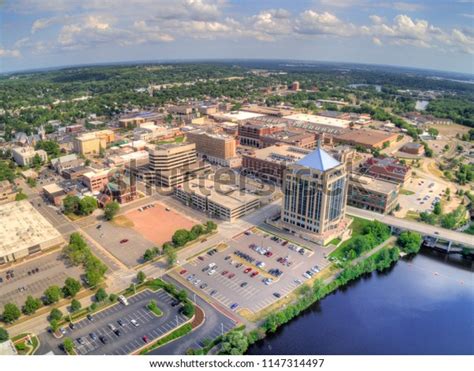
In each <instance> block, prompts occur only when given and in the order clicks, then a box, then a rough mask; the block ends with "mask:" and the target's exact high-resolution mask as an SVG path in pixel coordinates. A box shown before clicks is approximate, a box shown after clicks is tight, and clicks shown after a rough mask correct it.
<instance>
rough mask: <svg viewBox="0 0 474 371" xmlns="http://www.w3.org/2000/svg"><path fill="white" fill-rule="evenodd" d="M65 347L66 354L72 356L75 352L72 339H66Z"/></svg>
mask: <svg viewBox="0 0 474 371" xmlns="http://www.w3.org/2000/svg"><path fill="white" fill-rule="evenodd" d="M63 347H64V350H65V351H66V353H69V354H71V353H72V352H73V351H74V342H73V341H72V339H71V338H65V339H64V342H63Z"/></svg>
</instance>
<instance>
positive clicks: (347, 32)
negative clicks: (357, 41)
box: [294, 10, 356, 37]
mask: <svg viewBox="0 0 474 371" xmlns="http://www.w3.org/2000/svg"><path fill="white" fill-rule="evenodd" d="M294 29H295V31H296V32H297V33H299V34H304V35H332V36H344V37H348V36H351V35H354V34H355V32H356V27H355V26H354V25H353V24H352V23H347V22H343V21H341V20H340V19H339V18H338V17H336V16H335V15H334V14H332V13H329V12H323V13H317V12H315V11H314V10H306V11H304V12H302V13H301V14H300V15H299V17H298V19H297V20H296V24H295V27H294Z"/></svg>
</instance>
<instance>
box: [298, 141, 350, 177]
mask: <svg viewBox="0 0 474 371" xmlns="http://www.w3.org/2000/svg"><path fill="white" fill-rule="evenodd" d="M296 164H297V165H301V166H306V167H310V168H312V169H316V170H319V171H326V170H329V169H332V168H333V167H336V166H338V165H340V164H341V163H340V162H339V161H337V160H336V159H335V158H334V157H332V156H331V155H330V154H329V153H327V152H326V151H325V150H324V149H322V148H321V147H320V146H318V148H316V150H314V151H313V152H311V153H310V154H308V155H306V156H305V157H303V158H302V159H301V160H299V161H297V162H296Z"/></svg>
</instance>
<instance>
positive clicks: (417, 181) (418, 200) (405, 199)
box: [399, 178, 446, 212]
mask: <svg viewBox="0 0 474 371" xmlns="http://www.w3.org/2000/svg"><path fill="white" fill-rule="evenodd" d="M403 189H405V190H407V191H409V192H413V194H408V195H407V194H405V195H404V194H403V192H401V193H400V196H399V203H400V206H401V208H402V209H404V210H405V211H406V210H413V211H417V212H422V211H432V210H433V204H434V202H436V201H437V200H438V201H439V198H441V197H442V195H443V194H444V190H445V189H446V187H444V186H443V185H442V184H440V183H437V182H434V181H431V180H430V179H423V178H411V179H410V180H409V181H408V182H407V183H406V184H405V186H404V187H403Z"/></svg>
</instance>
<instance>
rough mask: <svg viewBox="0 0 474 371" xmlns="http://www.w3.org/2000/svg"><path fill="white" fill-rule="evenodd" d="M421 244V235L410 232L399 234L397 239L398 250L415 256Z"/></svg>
mask: <svg viewBox="0 0 474 371" xmlns="http://www.w3.org/2000/svg"><path fill="white" fill-rule="evenodd" d="M421 242H422V237H421V235H420V234H419V233H416V232H411V231H405V232H402V233H400V236H398V239H397V244H398V246H400V248H401V249H402V250H403V251H404V252H406V253H408V254H411V253H415V254H416V253H417V252H418V251H420V246H421Z"/></svg>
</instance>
